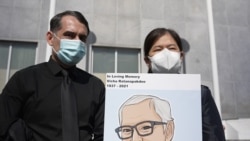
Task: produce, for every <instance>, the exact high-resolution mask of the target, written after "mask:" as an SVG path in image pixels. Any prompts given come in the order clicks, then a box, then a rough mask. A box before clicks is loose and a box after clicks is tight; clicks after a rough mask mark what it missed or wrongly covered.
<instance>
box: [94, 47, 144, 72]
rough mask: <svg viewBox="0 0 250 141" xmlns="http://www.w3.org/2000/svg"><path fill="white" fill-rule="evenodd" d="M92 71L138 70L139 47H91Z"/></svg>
mask: <svg viewBox="0 0 250 141" xmlns="http://www.w3.org/2000/svg"><path fill="white" fill-rule="evenodd" d="M92 51H93V54H92V62H93V67H92V72H93V73H116V72H117V73H138V72H139V71H140V63H139V62H140V61H139V60H140V49H133V48H110V47H100V46H99V47H96V46H94V47H93V48H92Z"/></svg>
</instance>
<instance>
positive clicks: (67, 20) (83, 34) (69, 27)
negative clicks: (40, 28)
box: [47, 15, 88, 57]
mask: <svg viewBox="0 0 250 141" xmlns="http://www.w3.org/2000/svg"><path fill="white" fill-rule="evenodd" d="M54 34H56V36H57V37H58V38H59V39H58V38H56V37H55V36H54ZM87 35H88V29H87V27H86V26H85V25H84V24H82V23H80V22H79V21H78V19H77V18H75V17H73V16H69V15H68V16H64V17H62V19H61V28H60V29H59V30H58V31H57V32H56V33H52V32H51V31H49V32H48V33H47V41H48V44H49V45H51V46H52V47H53V48H54V50H55V51H58V50H59V49H60V39H70V40H81V41H83V42H86V39H87ZM54 56H55V53H54V52H53V54H52V57H54Z"/></svg>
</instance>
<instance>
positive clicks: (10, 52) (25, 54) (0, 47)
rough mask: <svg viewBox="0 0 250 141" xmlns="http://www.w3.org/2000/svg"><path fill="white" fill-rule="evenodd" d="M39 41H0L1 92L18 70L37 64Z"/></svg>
mask: <svg viewBox="0 0 250 141" xmlns="http://www.w3.org/2000/svg"><path fill="white" fill-rule="evenodd" d="M36 47H37V43H31V42H11V41H0V56H1V59H0V78H1V79H0V92H1V91H2V89H3V87H4V85H5V84H6V82H7V81H8V80H9V78H10V77H11V76H12V75H13V74H14V73H15V72H16V71H17V70H20V69H22V68H25V67H27V66H30V65H34V64H35V54H36Z"/></svg>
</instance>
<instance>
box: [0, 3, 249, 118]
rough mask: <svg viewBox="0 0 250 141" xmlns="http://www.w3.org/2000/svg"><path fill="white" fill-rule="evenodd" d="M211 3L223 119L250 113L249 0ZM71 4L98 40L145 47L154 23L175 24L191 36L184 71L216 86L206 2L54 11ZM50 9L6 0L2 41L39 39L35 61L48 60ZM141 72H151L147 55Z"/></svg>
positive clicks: (86, 6)
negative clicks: (82, 16)
mask: <svg viewBox="0 0 250 141" xmlns="http://www.w3.org/2000/svg"><path fill="white" fill-rule="evenodd" d="M212 2H213V13H214V23H215V24H214V25H215V41H216V47H217V60H218V71H219V84H220V90H221V93H220V97H221V104H222V105H221V109H222V118H223V119H232V118H243V117H250V108H249V107H250V102H249V101H250V95H249V94H248V92H249V91H250V87H249V84H250V74H249V72H250V67H249V66H250V61H248V60H249V59H250V57H249V55H248V54H249V53H250V50H249V45H250V40H249V38H250V28H249V27H250V26H249V24H250V15H249V14H250V10H249V7H250V1H248V0H213V1H212ZM67 9H70V10H78V11H80V12H82V13H83V14H84V15H85V16H86V18H87V19H88V21H89V24H90V29H91V31H92V37H93V36H94V37H95V40H91V39H90V42H91V44H93V45H102V46H114V47H130V48H142V47H143V42H144V38H145V36H146V35H147V34H148V32H149V31H151V30H152V29H153V28H156V27H166V28H173V29H175V30H176V31H177V32H178V33H179V34H180V35H181V37H182V38H183V39H184V40H185V41H186V42H185V53H186V56H185V60H184V72H185V73H192V74H193V73H199V74H201V79H202V83H203V84H205V85H208V86H209V87H210V89H211V90H212V91H213V80H212V69H211V67H212V66H211V57H210V56H211V52H210V43H209V30H208V16H207V15H208V13H207V6H206V1H201V0H188V1H187V0H178V1H177V0H154V1H152V0H105V1H104V0H71V1H68V0H60V1H59V0H57V1H56V6H55V13H58V12H62V11H64V10H67ZM49 11H50V1H44V0H35V1H34V0H22V1H20V0H1V2H0V18H1V20H0V25H1V26H0V40H10V41H12V40H13V41H35V42H38V48H37V60H36V63H40V62H43V61H46V46H47V44H46V40H45V35H46V32H47V30H48V24H49V23H48V22H49ZM85 64H87V62H86V63H85ZM83 68H84V67H83ZM142 72H147V67H146V65H145V63H144V62H143V58H142Z"/></svg>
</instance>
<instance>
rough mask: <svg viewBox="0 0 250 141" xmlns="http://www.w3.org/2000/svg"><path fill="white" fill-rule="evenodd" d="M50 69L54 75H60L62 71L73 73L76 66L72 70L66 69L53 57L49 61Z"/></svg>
mask: <svg viewBox="0 0 250 141" xmlns="http://www.w3.org/2000/svg"><path fill="white" fill-rule="evenodd" d="M48 67H49V69H50V71H51V72H52V73H53V75H58V74H59V73H60V72H61V71H62V70H66V71H73V70H75V69H76V65H74V66H72V67H71V68H68V69H64V68H63V67H61V66H60V65H59V64H58V63H57V62H56V61H55V60H53V59H52V57H50V59H49V62H48Z"/></svg>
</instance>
